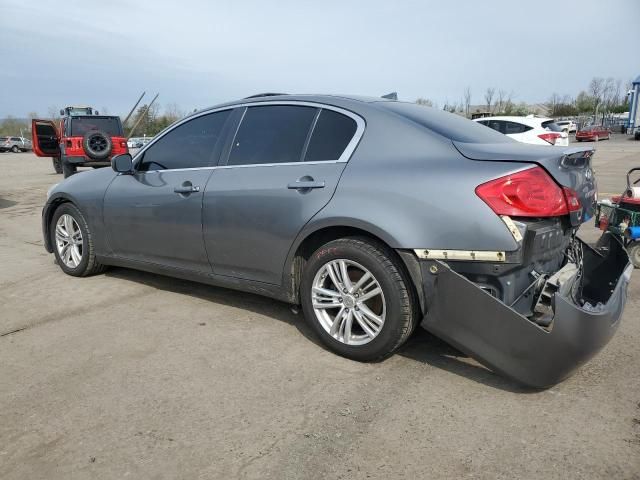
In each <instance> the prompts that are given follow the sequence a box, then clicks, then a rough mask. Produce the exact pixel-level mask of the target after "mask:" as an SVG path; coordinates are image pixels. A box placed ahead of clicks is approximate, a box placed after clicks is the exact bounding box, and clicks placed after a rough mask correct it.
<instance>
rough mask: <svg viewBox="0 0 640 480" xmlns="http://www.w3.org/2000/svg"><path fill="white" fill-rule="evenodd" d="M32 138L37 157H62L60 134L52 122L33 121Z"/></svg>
mask: <svg viewBox="0 0 640 480" xmlns="http://www.w3.org/2000/svg"><path fill="white" fill-rule="evenodd" d="M31 138H32V141H33V151H34V153H35V154H36V155H37V156H39V157H59V156H60V133H59V132H58V130H57V129H56V126H55V124H54V123H53V122H52V121H51V120H38V119H35V118H34V119H33V120H31Z"/></svg>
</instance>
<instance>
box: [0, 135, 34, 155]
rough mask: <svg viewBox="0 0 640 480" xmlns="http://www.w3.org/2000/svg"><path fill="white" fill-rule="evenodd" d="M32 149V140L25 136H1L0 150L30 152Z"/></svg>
mask: <svg viewBox="0 0 640 480" xmlns="http://www.w3.org/2000/svg"><path fill="white" fill-rule="evenodd" d="M31 149H32V145H31V140H29V139H28V138H24V137H0V152H13V153H18V152H28V151H29V150H31Z"/></svg>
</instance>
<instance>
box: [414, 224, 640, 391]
mask: <svg viewBox="0 0 640 480" xmlns="http://www.w3.org/2000/svg"><path fill="white" fill-rule="evenodd" d="M601 244H604V245H605V248H604V249H602V250H599V251H596V250H594V249H592V248H591V247H589V246H588V245H586V244H584V243H583V252H584V259H583V267H584V268H583V271H584V273H583V279H582V296H583V298H584V299H587V300H588V301H589V302H590V303H591V304H592V305H595V304H597V303H598V302H600V303H601V304H602V305H601V306H600V307H599V308H598V309H597V311H593V310H595V309H585V308H583V307H581V306H579V305H578V304H576V303H575V302H574V300H573V299H572V298H570V295H568V294H567V295H565V296H563V295H561V294H560V293H556V294H555V295H554V298H553V303H552V305H553V322H552V324H551V327H550V329H549V330H547V329H544V328H542V327H540V326H538V325H537V324H535V323H533V322H532V321H530V320H529V319H527V318H526V317H524V316H522V315H520V314H519V313H518V312H516V311H515V310H513V309H511V308H510V307H508V306H507V305H505V304H503V303H502V302H501V301H500V300H498V299H496V298H494V297H493V296H491V295H490V294H488V293H486V292H485V291H483V290H481V289H480V288H478V287H477V286H476V285H475V284H474V283H472V282H470V281H469V280H467V279H466V278H465V277H463V276H461V275H459V274H457V273H456V272H454V271H452V270H451V269H450V268H449V267H448V266H447V264H446V263H443V262H440V261H425V262H421V270H422V277H423V280H424V288H425V298H426V302H427V305H428V312H427V315H426V316H425V318H424V320H423V323H422V326H423V327H424V328H426V329H427V330H428V331H430V332H432V333H433V334H434V335H436V336H438V337H440V338H442V339H443V340H445V341H447V342H449V343H450V344H452V345H453V346H455V347H457V348H458V349H460V350H461V351H463V352H465V353H467V354H468V355H470V356H471V357H473V358H475V359H477V360H478V361H479V362H481V363H483V364H484V365H486V366H487V367H489V368H491V369H492V370H494V371H496V372H499V373H502V374H503V375H505V376H507V377H510V378H512V379H514V380H517V381H518V382H520V383H522V384H525V385H528V386H531V387H536V388H544V387H549V386H551V385H554V384H556V383H558V382H560V381H562V380H563V379H565V378H567V377H568V376H570V375H571V373H572V372H573V371H574V370H575V369H577V368H578V367H580V366H581V365H583V364H584V363H586V362H587V361H588V360H589V359H590V358H592V357H593V356H594V355H595V354H596V353H597V352H598V351H600V349H602V348H603V347H604V346H605V345H606V344H607V343H608V342H609V340H610V339H611V338H612V337H613V335H614V334H615V332H616V330H617V329H618V326H619V324H620V321H619V320H620V317H621V316H622V312H623V310H624V305H625V302H626V298H627V285H628V283H629V280H630V278H631V271H632V269H633V266H632V265H631V264H630V263H629V258H628V256H627V254H626V252H625V250H624V248H623V247H622V245H621V244H620V242H618V241H617V240H616V239H615V238H613V237H612V236H609V237H608V238H606V241H605V242H602V243H601ZM572 280H573V281H579V280H578V279H577V278H573V279H572Z"/></svg>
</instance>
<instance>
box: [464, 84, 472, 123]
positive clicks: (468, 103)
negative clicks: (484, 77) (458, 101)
mask: <svg viewBox="0 0 640 480" xmlns="http://www.w3.org/2000/svg"><path fill="white" fill-rule="evenodd" d="M462 98H463V100H462V102H463V104H464V116H465V117H467V118H468V117H469V109H470V107H471V87H467V88H465V89H464V94H463V95H462Z"/></svg>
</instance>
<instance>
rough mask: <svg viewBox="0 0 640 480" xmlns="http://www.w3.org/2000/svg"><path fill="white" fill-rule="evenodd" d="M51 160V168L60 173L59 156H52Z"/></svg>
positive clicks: (60, 162) (60, 163)
mask: <svg viewBox="0 0 640 480" xmlns="http://www.w3.org/2000/svg"><path fill="white" fill-rule="evenodd" d="M51 160H52V162H53V169H54V170H55V172H56V173H62V160H61V159H60V157H53V158H52V159H51Z"/></svg>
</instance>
